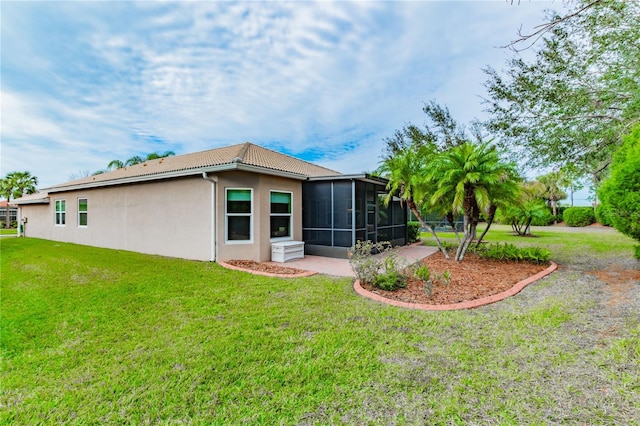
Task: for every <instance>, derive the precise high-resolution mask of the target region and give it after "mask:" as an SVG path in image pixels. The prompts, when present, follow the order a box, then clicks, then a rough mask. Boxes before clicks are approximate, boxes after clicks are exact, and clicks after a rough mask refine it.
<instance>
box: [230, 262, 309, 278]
mask: <svg viewBox="0 0 640 426" xmlns="http://www.w3.org/2000/svg"><path fill="white" fill-rule="evenodd" d="M226 263H228V264H229V265H233V266H236V267H238V268H242V269H247V270H250V271H258V272H268V273H270V274H281V275H298V274H302V273H305V272H307V271H305V270H303V269H297V268H290V267H288V266H279V265H274V264H272V263H262V262H254V261H253V260H229V261H227V262H226Z"/></svg>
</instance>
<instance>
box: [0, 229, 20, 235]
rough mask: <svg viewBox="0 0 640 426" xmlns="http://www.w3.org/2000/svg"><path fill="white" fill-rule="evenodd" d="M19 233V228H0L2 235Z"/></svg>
mask: <svg viewBox="0 0 640 426" xmlns="http://www.w3.org/2000/svg"><path fill="white" fill-rule="evenodd" d="M17 234H18V230H17V229H6V228H0V235H17Z"/></svg>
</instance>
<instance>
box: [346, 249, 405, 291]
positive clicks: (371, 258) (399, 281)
mask: <svg viewBox="0 0 640 426" xmlns="http://www.w3.org/2000/svg"><path fill="white" fill-rule="evenodd" d="M374 253H375V255H374ZM348 255H349V264H350V265H351V268H352V269H353V272H354V273H355V274H356V277H357V278H358V279H359V280H360V281H361V282H362V283H367V284H371V285H373V286H374V287H378V288H380V289H382V290H395V289H397V288H402V287H404V286H405V285H406V278H405V277H404V276H403V275H402V273H401V271H400V270H401V267H400V265H401V264H402V262H399V259H398V254H397V252H396V251H394V250H392V246H391V244H390V243H389V242H387V241H383V242H379V243H375V244H374V243H372V242H371V241H358V242H357V243H356V244H355V245H354V246H352V247H351V248H350V249H349V253H348Z"/></svg>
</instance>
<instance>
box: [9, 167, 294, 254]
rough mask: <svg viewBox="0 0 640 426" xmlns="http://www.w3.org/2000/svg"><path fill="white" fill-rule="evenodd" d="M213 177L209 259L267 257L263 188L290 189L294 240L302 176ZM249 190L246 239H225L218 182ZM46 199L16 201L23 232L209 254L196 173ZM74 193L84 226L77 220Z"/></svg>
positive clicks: (204, 196) (204, 193) (202, 186)
mask: <svg viewBox="0 0 640 426" xmlns="http://www.w3.org/2000/svg"><path fill="white" fill-rule="evenodd" d="M210 177H211V178H215V179H216V180H217V184H216V216H215V227H216V247H215V251H216V260H218V259H219V260H223V261H224V260H231V259H247V260H254V261H267V260H270V259H271V239H270V191H271V190H276V191H288V192H291V193H292V204H293V216H292V222H293V223H292V229H293V240H296V241H302V199H301V198H302V183H301V182H300V181H298V180H292V179H288V178H281V177H278V176H270V175H261V174H255V173H247V172H224V173H219V174H218V175H215V176H214V175H213V174H211V175H210ZM226 188H252V189H253V222H252V226H253V242H252V243H237V242H234V243H228V242H226V241H225V235H226V234H225V189H226ZM49 196H50V203H49V204H48V205H23V206H21V215H22V217H24V216H26V217H28V223H27V226H26V236H27V237H35V238H44V239H49V240H55V241H65V242H72V243H77V244H85V245H90V246H96V247H106V248H113V249H121V250H130V251H136V252H140V253H148V254H158V255H163V256H170V257H179V258H184V259H194V260H211V259H212V255H213V253H212V252H213V250H214V248H213V247H212V233H211V220H212V218H211V207H212V206H211V204H212V203H211V198H212V184H211V183H210V182H209V181H206V180H204V179H203V178H202V177H201V176H197V177H192V178H182V179H174V180H163V181H157V182H151V183H140V184H132V185H123V186H113V187H104V188H97V189H89V190H82V191H71V192H65V193H52V194H49ZM78 198H87V200H88V226H87V227H79V226H78ZM59 199H64V200H66V224H65V226H55V223H54V213H55V200H59Z"/></svg>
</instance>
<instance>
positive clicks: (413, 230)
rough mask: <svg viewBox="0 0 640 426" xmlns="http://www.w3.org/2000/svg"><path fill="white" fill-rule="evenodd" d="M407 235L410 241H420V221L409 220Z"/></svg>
mask: <svg viewBox="0 0 640 426" xmlns="http://www.w3.org/2000/svg"><path fill="white" fill-rule="evenodd" d="M407 236H408V238H409V242H410V243H415V242H418V241H420V222H407Z"/></svg>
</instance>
